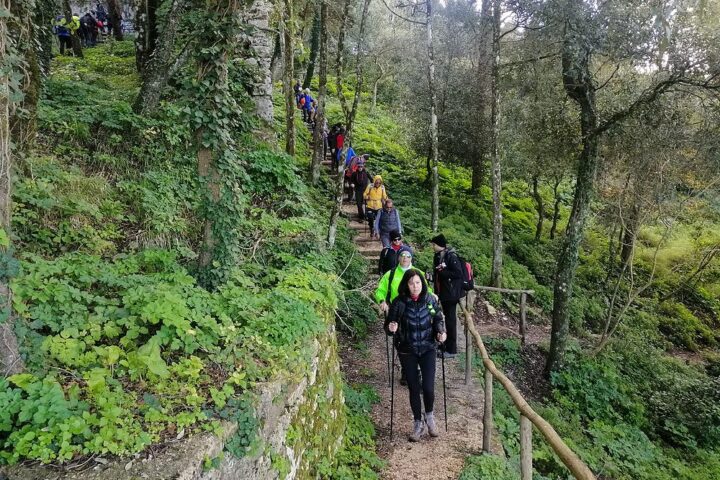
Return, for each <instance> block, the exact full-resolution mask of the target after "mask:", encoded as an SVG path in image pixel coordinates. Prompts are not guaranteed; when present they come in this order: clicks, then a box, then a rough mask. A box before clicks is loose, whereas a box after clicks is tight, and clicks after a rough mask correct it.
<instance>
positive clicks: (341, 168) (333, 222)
mask: <svg viewBox="0 0 720 480" xmlns="http://www.w3.org/2000/svg"><path fill="white" fill-rule="evenodd" d="M350 1H351V0H345V7H344V9H343V19H342V22H341V25H340V35H339V37H338V55H337V65H336V71H337V76H336V78H335V82H336V87H337V90H338V95H339V96H340V104H341V105H342V107H343V111H344V112H345V141H344V142H343V149H342V153H341V155H340V161H339V162H338V170H337V178H336V180H335V203H334V204H333V208H332V211H331V212H330V226H329V227H328V237H327V244H328V248H333V247H334V246H335V237H336V235H337V222H338V218H339V217H340V210H342V197H343V190H342V186H343V176H344V173H345V158H346V157H347V151H348V148H349V147H350V143H351V142H352V128H353V124H354V122H355V115H356V114H357V110H358V105H359V103H360V92H361V91H362V86H363V76H362V67H363V62H362V52H363V44H364V43H365V38H364V37H365V24H366V21H367V16H368V10H369V9H370V0H365V1H364V3H363V10H362V16H361V18H360V31H359V36H358V44H357V49H356V51H357V58H356V60H357V61H356V64H355V97H354V99H353V103H352V107H351V108H348V106H347V102H346V101H345V95H344V94H343V91H342V78H343V68H344V55H343V49H344V41H345V33H344V32H345V28H346V26H347V23H348V17H349V16H350Z"/></svg>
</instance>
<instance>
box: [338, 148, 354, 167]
mask: <svg viewBox="0 0 720 480" xmlns="http://www.w3.org/2000/svg"><path fill="white" fill-rule="evenodd" d="M340 155H342V150H338V160H339V159H340V158H341V157H340ZM354 156H355V150H353V148H352V147H348V151H347V155H346V156H345V168H348V167H350V161H352V159H353V157H354Z"/></svg>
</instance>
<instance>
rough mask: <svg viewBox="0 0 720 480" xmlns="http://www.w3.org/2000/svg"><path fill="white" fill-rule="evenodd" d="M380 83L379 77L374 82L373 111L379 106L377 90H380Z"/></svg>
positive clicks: (371, 107)
mask: <svg viewBox="0 0 720 480" xmlns="http://www.w3.org/2000/svg"><path fill="white" fill-rule="evenodd" d="M379 83H380V78H377V79H376V80H375V81H374V82H373V94H372V105H371V106H370V109H371V111H375V108H376V107H377V91H378V84H379Z"/></svg>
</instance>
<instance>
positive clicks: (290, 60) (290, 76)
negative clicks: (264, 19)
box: [283, 0, 295, 155]
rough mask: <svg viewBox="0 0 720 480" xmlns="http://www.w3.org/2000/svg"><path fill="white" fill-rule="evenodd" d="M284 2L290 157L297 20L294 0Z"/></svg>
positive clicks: (290, 149)
mask: <svg viewBox="0 0 720 480" xmlns="http://www.w3.org/2000/svg"><path fill="white" fill-rule="evenodd" d="M284 2H285V8H284V9H283V28H284V32H283V37H284V41H285V50H284V61H285V71H284V75H283V92H284V95H285V151H286V152H287V154H288V155H295V92H294V91H293V80H294V76H295V66H294V63H295V42H294V37H295V26H294V25H295V18H294V15H293V0H284Z"/></svg>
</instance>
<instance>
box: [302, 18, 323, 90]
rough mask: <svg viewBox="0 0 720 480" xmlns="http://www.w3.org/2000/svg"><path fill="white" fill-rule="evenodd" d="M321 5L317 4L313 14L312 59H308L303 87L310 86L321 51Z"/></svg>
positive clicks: (311, 34) (311, 32)
mask: <svg viewBox="0 0 720 480" xmlns="http://www.w3.org/2000/svg"><path fill="white" fill-rule="evenodd" d="M320 17H321V13H320V7H319V5H316V6H315V13H314V14H313V26H312V30H311V31H310V59H309V61H308V66H307V70H306V71H305V79H304V80H303V83H302V86H303V88H310V82H312V77H313V75H315V64H316V62H317V58H318V53H319V51H320V28H321V26H320V25H321V23H322V19H321V18H320Z"/></svg>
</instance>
